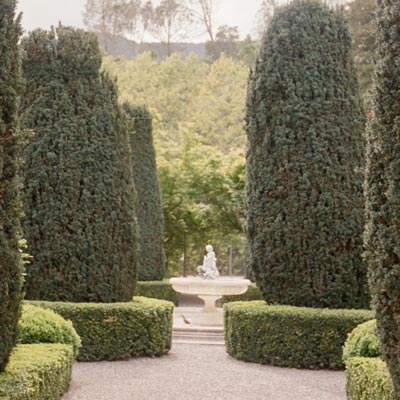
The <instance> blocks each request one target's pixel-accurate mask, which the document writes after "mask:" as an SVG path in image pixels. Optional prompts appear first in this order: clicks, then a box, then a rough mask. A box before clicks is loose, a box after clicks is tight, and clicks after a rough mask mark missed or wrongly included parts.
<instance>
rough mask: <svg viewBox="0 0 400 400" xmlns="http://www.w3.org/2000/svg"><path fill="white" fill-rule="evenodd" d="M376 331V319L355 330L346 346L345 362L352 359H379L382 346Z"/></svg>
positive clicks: (344, 350) (344, 351)
mask: <svg viewBox="0 0 400 400" xmlns="http://www.w3.org/2000/svg"><path fill="white" fill-rule="evenodd" d="M376 329H377V328H376V320H375V319H373V320H371V321H367V322H364V323H363V324H361V325H358V326H357V327H356V328H354V330H353V331H352V332H351V333H350V334H349V336H348V338H347V340H346V343H345V345H344V348H343V361H345V362H346V361H347V360H348V359H349V358H351V357H379V356H380V355H381V344H380V341H379V337H378V332H377V330H376Z"/></svg>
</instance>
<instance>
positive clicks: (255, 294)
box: [221, 283, 263, 304]
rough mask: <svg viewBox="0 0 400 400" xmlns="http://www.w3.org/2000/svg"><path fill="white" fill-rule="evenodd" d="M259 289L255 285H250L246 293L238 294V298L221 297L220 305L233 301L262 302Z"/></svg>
mask: <svg viewBox="0 0 400 400" xmlns="http://www.w3.org/2000/svg"><path fill="white" fill-rule="evenodd" d="M262 299H263V298H262V296H261V292H260V289H259V288H258V287H257V286H256V284H255V283H252V284H251V285H250V286H249V287H248V289H247V292H246V293H243V294H240V295H239V296H222V299H221V304H226V303H231V302H233V301H254V300H262Z"/></svg>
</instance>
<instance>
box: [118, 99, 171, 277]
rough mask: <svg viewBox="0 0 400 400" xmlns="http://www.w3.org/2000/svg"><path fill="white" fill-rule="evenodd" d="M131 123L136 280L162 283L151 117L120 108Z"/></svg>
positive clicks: (145, 112)
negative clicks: (134, 199)
mask: <svg viewBox="0 0 400 400" xmlns="http://www.w3.org/2000/svg"><path fill="white" fill-rule="evenodd" d="M123 108H124V110H125V112H126V113H127V115H128V119H129V123H130V129H129V131H130V144H131V150H132V170H133V180H134V182H135V187H136V202H135V211H136V217H137V220H138V225H139V231H140V239H139V255H138V279H139V280H140V281H154V280H161V279H163V278H164V276H165V254H164V247H163V241H164V233H163V231H164V229H163V224H164V220H163V214H162V207H161V197H160V186H159V183H158V177H157V165H156V154H155V150H154V145H153V127H152V118H151V114H150V113H149V111H148V110H147V108H145V107H134V106H131V105H130V104H128V103H125V104H124V105H123Z"/></svg>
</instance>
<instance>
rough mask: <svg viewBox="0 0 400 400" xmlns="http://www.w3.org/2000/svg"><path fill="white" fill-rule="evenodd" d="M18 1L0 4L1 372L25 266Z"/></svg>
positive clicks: (17, 313) (12, 339) (16, 316)
mask: <svg viewBox="0 0 400 400" xmlns="http://www.w3.org/2000/svg"><path fill="white" fill-rule="evenodd" d="M16 3H17V2H16V0H0V54H1V56H0V60H1V61H0V372H1V371H3V370H4V368H5V366H6V365H7V362H8V358H9V356H10V353H11V350H12V348H13V347H14V345H15V342H16V340H17V335H18V319H19V317H20V312H21V299H22V266H21V257H20V254H19V252H18V237H19V234H20V221H19V219H20V201H19V193H18V179H17V175H18V149H19V136H18V134H17V132H18V129H19V124H18V115H17V110H18V103H19V94H20V86H21V71H20V56H19V54H20V53H19V49H18V41H19V38H20V35H21V25H20V18H15V10H16Z"/></svg>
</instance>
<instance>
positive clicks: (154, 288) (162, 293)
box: [136, 280, 180, 306]
mask: <svg viewBox="0 0 400 400" xmlns="http://www.w3.org/2000/svg"><path fill="white" fill-rule="evenodd" d="M136 296H143V297H149V298H152V299H159V300H167V301H171V302H172V303H174V304H175V305H176V306H178V305H179V298H180V295H179V293H178V292H175V290H174V289H172V285H171V284H170V283H169V282H168V281H167V280H165V281H139V282H137V284H136Z"/></svg>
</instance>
